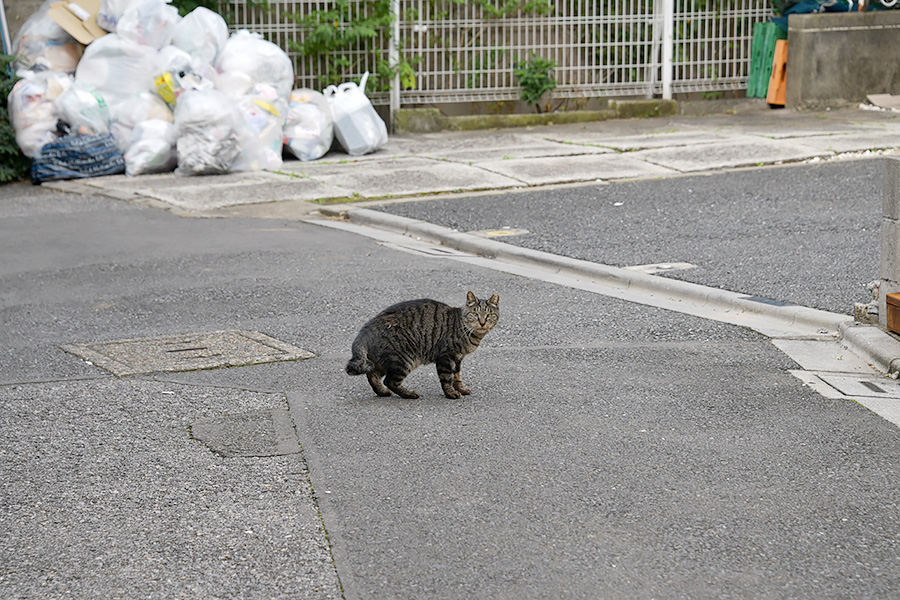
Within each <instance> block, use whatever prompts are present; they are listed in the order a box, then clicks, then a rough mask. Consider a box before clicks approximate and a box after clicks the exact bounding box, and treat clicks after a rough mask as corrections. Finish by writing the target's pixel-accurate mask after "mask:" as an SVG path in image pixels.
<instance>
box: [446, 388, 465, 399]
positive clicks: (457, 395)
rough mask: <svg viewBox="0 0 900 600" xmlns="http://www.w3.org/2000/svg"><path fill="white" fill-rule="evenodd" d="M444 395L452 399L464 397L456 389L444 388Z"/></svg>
mask: <svg viewBox="0 0 900 600" xmlns="http://www.w3.org/2000/svg"><path fill="white" fill-rule="evenodd" d="M444 395H445V396H447V397H448V398H450V399H451V400H457V399H459V398H460V397H462V394H460V393H459V392H457V391H456V390H444Z"/></svg>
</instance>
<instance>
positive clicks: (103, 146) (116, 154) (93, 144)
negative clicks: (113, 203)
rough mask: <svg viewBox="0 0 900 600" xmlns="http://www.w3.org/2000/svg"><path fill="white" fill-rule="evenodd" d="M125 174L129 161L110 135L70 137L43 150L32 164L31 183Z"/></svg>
mask: <svg viewBox="0 0 900 600" xmlns="http://www.w3.org/2000/svg"><path fill="white" fill-rule="evenodd" d="M124 172H125V157H124V156H122V152H121V151H120V150H119V147H118V146H117V145H116V141H115V140H114V139H113V137H112V136H111V135H109V134H106V135H85V134H74V135H73V134H70V135H64V136H62V137H61V138H57V139H56V140H55V141H53V142H50V143H49V144H45V145H43V146H41V149H40V150H38V151H37V154H35V155H34V161H33V162H32V164H31V183H33V184H34V185H38V184H41V183H43V182H45V181H58V180H61V179H81V178H84V177H99V176H101V175H115V174H116V173H124Z"/></svg>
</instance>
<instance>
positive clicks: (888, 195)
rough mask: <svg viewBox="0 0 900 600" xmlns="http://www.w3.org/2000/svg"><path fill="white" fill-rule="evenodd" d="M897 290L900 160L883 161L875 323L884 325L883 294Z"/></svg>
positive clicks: (899, 271) (899, 279) (899, 286)
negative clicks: (879, 280) (882, 193)
mask: <svg viewBox="0 0 900 600" xmlns="http://www.w3.org/2000/svg"><path fill="white" fill-rule="evenodd" d="M897 292H900V159H898V158H886V159H885V162H884V200H883V205H882V211H881V289H880V290H879V293H878V322H879V324H880V325H881V326H885V325H886V324H887V306H885V304H886V302H885V296H887V295H888V294H896V293H897Z"/></svg>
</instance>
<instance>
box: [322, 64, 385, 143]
mask: <svg viewBox="0 0 900 600" xmlns="http://www.w3.org/2000/svg"><path fill="white" fill-rule="evenodd" d="M368 79H369V72H368V71H366V73H365V75H363V77H362V80H361V81H360V85H358V86H357V85H356V84H355V83H353V82H352V81H348V82H346V83H342V84H341V85H339V86H336V87H335V86H333V85H330V86H328V87H327V88H325V91H324V94H325V97H326V98H327V99H328V104H329V106H331V112H332V115H333V116H334V135H335V137H337V139H338V142H339V143H340V144H341V146H343V148H344V150H346V151H347V154H350V155H351V156H360V155H363V154H368V153H369V152H374V151H375V150H377V149H378V148H380V147H381V146H383V145H384V144H386V143H387V141H388V133H387V126H386V125H385V124H384V120H383V119H382V118H381V117H379V116H378V113H377V112H375V107H374V106H372V103H371V102H370V101H369V98H368V97H367V96H366V94H365V91H364V90H365V89H366V81H367V80H368Z"/></svg>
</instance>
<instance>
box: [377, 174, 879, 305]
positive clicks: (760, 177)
mask: <svg viewBox="0 0 900 600" xmlns="http://www.w3.org/2000/svg"><path fill="white" fill-rule="evenodd" d="M882 170H883V168H882V160H881V159H869V160H846V161H835V162H829V163H820V164H814V165H791V166H779V167H765V168H758V169H744V170H737V171H727V172H715V173H712V174H704V175H696V176H687V177H674V178H666V179H651V180H643V181H633V182H622V183H611V184H606V185H602V184H598V185H587V186H578V187H568V188H556V189H548V190H540V191H525V192H521V193H517V194H498V195H484V196H475V197H469V198H445V199H437V200H429V201H425V202H405V203H397V204H389V205H386V206H381V207H376V208H377V209H378V210H383V211H386V212H390V213H392V214H397V215H401V216H406V217H411V218H416V219H422V220H425V221H428V222H430V223H435V224H437V225H443V226H446V227H451V228H455V229H458V230H460V231H472V230H482V229H489V230H497V229H502V228H504V227H508V228H513V229H525V230H527V231H528V232H529V233H527V234H524V235H516V236H504V237H502V238H497V239H500V240H501V241H503V242H506V243H509V244H515V245H519V246H524V247H528V248H533V249H535V250H542V251H546V252H552V253H556V254H562V255H565V256H569V257H572V258H579V259H584V260H589V261H594V262H599V263H603V264H607V265H612V266H617V267H625V266H634V265H646V264H656V263H675V262H683V263H690V264H693V265H696V266H695V267H694V268H691V269H686V270H678V271H670V272H668V273H663V274H662V276H665V277H673V278H677V279H683V280H686V281H691V282H694V283H700V284H703V285H708V286H713V287H719V288H724V289H728V290H731V291H734V292H740V293H746V294H750V295H753V296H760V297H764V298H771V299H775V300H779V301H782V302H790V303H793V304H799V305H802V306H810V307H813V308H818V309H822V310H828V311H831V312H836V313H843V314H851V315H852V314H853V304H854V303H855V302H863V303H866V302H869V301H870V300H871V299H872V298H871V295H870V294H869V292H868V291H867V290H866V284H867V283H869V282H870V281H872V280H874V279H877V278H878V269H879V261H880V252H881V245H880V244H881V238H880V232H881V229H880V226H881V225H880V223H881V203H882V177H883V175H882Z"/></svg>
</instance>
